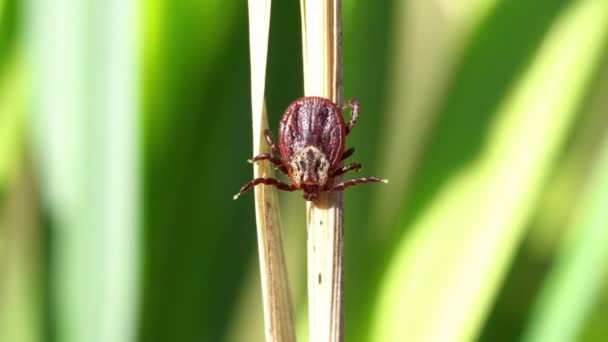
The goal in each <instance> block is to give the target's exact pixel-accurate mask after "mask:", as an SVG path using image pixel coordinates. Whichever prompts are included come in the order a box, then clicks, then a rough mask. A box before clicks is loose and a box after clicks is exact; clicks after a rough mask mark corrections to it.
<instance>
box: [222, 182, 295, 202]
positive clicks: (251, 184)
mask: <svg viewBox="0 0 608 342" xmlns="http://www.w3.org/2000/svg"><path fill="white" fill-rule="evenodd" d="M258 184H266V185H274V186H276V187H277V189H279V190H283V191H294V190H297V188H296V187H295V186H293V185H289V184H286V183H283V182H281V181H280V180H278V179H274V178H256V179H253V180H251V181H249V183H247V184H245V185H243V187H242V188H241V190H239V192H238V193H237V194H236V195H234V197H232V198H233V199H237V198H239V196H241V195H242V194H244V193H245V192H246V191H247V190H249V189H251V188H252V187H254V186H256V185H258Z"/></svg>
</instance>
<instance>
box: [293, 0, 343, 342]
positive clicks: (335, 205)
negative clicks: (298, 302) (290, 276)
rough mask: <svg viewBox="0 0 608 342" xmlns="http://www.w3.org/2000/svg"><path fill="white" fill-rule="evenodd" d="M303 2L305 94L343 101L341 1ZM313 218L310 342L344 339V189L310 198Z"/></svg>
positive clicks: (310, 221)
mask: <svg viewBox="0 0 608 342" xmlns="http://www.w3.org/2000/svg"><path fill="white" fill-rule="evenodd" d="M300 4H301V11H302V43H303V54H304V56H303V58H304V90H305V95H306V96H322V97H325V98H329V99H331V100H333V101H334V102H336V103H337V104H338V105H341V103H342V56H341V1H340V0H301V2H300ZM334 181H335V182H339V181H340V179H338V178H336V179H335V180H334ZM307 219H308V310H309V324H310V326H309V335H310V341H315V342H320V341H342V340H343V338H344V337H343V335H344V334H343V326H344V323H343V322H344V313H343V279H342V277H343V259H344V258H343V251H344V240H343V235H344V234H343V232H344V230H343V229H344V228H343V202H342V193H341V192H338V193H323V194H321V196H319V199H318V200H317V201H316V202H315V203H312V202H308V204H307Z"/></svg>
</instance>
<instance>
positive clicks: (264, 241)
mask: <svg viewBox="0 0 608 342" xmlns="http://www.w3.org/2000/svg"><path fill="white" fill-rule="evenodd" d="M270 6H271V1H270V0H249V44H250V54H251V105H252V119H253V155H254V156H255V155H257V154H260V153H265V152H266V153H268V152H270V151H269V149H268V144H267V143H266V141H265V139H264V130H265V129H267V128H268V118H267V116H266V106H265V102H264V85H265V80H266V57H267V49H268V30H269V27H270ZM253 170H254V172H253V173H254V177H256V178H258V177H274V172H273V170H272V168H271V167H269V164H268V163H256V164H254V166H253ZM254 191H255V214H256V224H257V235H258V251H259V258H260V275H261V281H262V299H263V307H264V325H265V334H266V340H267V341H269V342H270V341H281V342H282V341H286V342H291V341H295V340H296V338H295V328H294V319H293V307H292V302H291V295H290V293H289V281H288V277H287V266H286V263H285V254H284V252H283V238H282V236H281V231H282V225H281V218H280V215H279V202H278V199H277V193H276V190H275V188H273V187H271V186H265V185H261V186H257V187H255V189H254Z"/></svg>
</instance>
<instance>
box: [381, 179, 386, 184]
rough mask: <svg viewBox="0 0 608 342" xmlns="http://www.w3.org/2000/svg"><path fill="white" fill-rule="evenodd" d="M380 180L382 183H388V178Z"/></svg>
mask: <svg viewBox="0 0 608 342" xmlns="http://www.w3.org/2000/svg"><path fill="white" fill-rule="evenodd" d="M380 181H381V182H382V183H384V184H388V179H381V180H380Z"/></svg>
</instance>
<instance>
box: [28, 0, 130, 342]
mask: <svg viewBox="0 0 608 342" xmlns="http://www.w3.org/2000/svg"><path fill="white" fill-rule="evenodd" d="M137 4H138V2H137V1H123V0H110V1H103V2H98V1H74V0H57V1H55V0H52V1H37V0H34V1H27V2H26V6H25V14H26V15H25V18H27V20H26V22H25V25H26V26H25V27H26V32H27V34H26V41H27V43H28V53H29V55H30V62H31V66H32V68H33V70H32V75H33V88H34V93H33V110H32V117H31V119H32V120H31V121H32V131H33V136H32V138H33V146H34V149H35V157H36V167H37V171H38V175H39V176H40V183H41V193H42V197H43V205H44V207H45V208H47V210H48V211H49V215H50V221H51V227H52V229H51V234H52V236H53V245H52V249H51V251H50V254H51V261H50V263H51V268H52V270H53V272H52V273H51V276H52V278H51V279H50V282H51V289H52V292H51V297H52V298H51V302H52V303H51V307H52V310H53V312H52V316H53V318H54V320H55V322H56V323H57V327H56V331H57V336H55V338H57V339H58V340H61V341H65V342H76V341H78V342H80V341H90V342H95V341H115V342H122V341H131V340H132V339H134V337H135V333H136V331H135V327H136V325H135V321H136V307H137V306H136V298H137V294H136V290H137V275H138V272H137V267H138V262H137V260H138V258H137V256H138V253H139V252H138V249H137V246H138V241H137V227H138V221H139V219H138V211H139V205H138V203H139V200H138V199H139V198H138V186H139V179H138V169H139V154H138V150H139V148H138V141H139V137H138V132H139V129H138V127H139V124H138V118H139V95H138V94H139V89H138V84H139V80H138V74H139V69H138V67H137V59H138V57H137V54H138V44H137V41H138V40H137V35H136V32H137V28H138V24H137V23H138V21H137V18H138V16H137V13H138V11H137ZM51 338H53V337H51Z"/></svg>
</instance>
